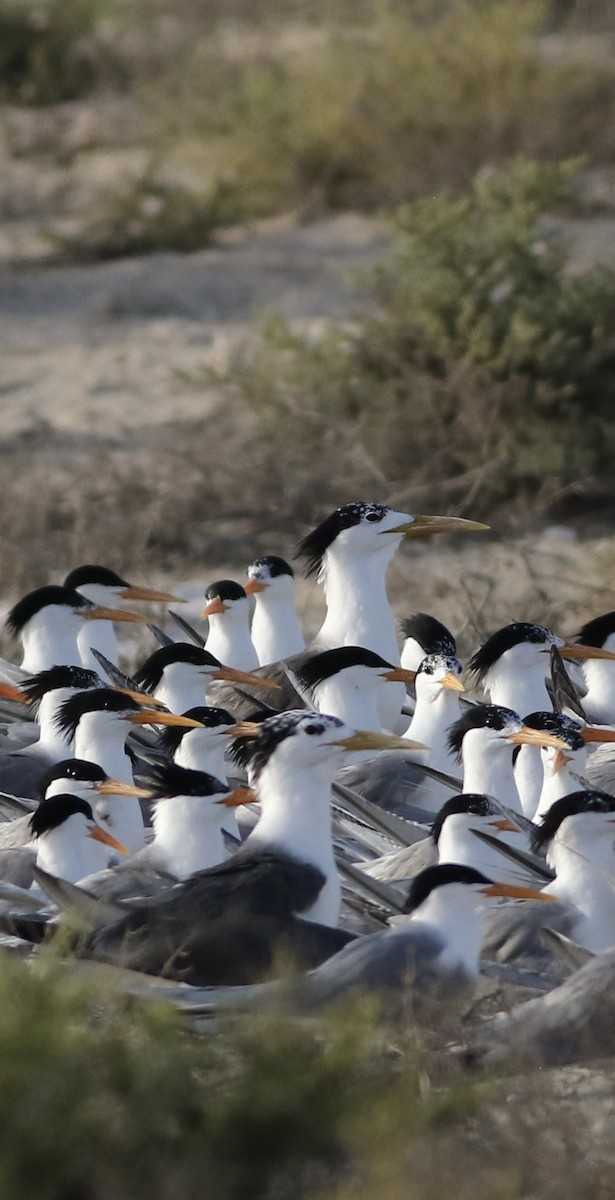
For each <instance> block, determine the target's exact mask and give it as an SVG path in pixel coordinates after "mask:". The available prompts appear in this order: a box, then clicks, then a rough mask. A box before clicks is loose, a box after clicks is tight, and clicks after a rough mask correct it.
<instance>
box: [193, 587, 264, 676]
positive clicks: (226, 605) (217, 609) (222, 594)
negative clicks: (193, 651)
mask: <svg viewBox="0 0 615 1200" xmlns="http://www.w3.org/2000/svg"><path fill="white" fill-rule="evenodd" d="M205 602H206V603H205V607H204V609H203V611H202V613H201V616H202V617H207V619H208V621H209V632H208V635H207V641H206V643H205V649H206V650H207V651H208V653H209V654H213V655H214V657H215V658H217V659H218V660H219V661H220V662H224V663H227V664H228V666H229V667H236V668H237V669H238V670H240V671H254V670H256V668H257V667H258V665H259V661H258V655H257V653H256V650H255V649H254V643H253V641H252V638H251V636H250V602H249V600H248V597H247V596H246V593H245V591H244V589H243V588H242V586H241V584H240V583H235V580H234V579H219V580H217V582H216V583H212V584H210V586H209V587H208V588H207V591H206V592H205Z"/></svg>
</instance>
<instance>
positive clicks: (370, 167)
mask: <svg viewBox="0 0 615 1200" xmlns="http://www.w3.org/2000/svg"><path fill="white" fill-rule="evenodd" d="M545 18H546V5H545V4H544V3H541V2H540V0H525V2H524V3H523V4H518V3H515V2H514V0H512V2H511V0H488V2H487V3H485V2H484V0H470V2H469V3H463V4H460V3H456V2H452V0H444V2H443V3H441V4H438V5H429V4H426V3H424V2H421V0H412V2H409V3H406V4H403V5H400V4H396V3H394V2H393V0H385V2H384V3H378V2H374V3H367V4H365V5H360V6H357V5H356V4H352V3H351V4H350V5H349V4H347V3H343V2H342V3H338V4H337V5H334V6H332V7H331V11H330V12H329V14H328V15H325V14H321V15H320V19H312V20H310V19H309V17H307V18H305V23H304V24H303V25H301V24H299V23H298V21H297V18H296V17H295V18H294V22H293V16H292V14H289V15H287V25H286V27H284V26H283V25H282V27H280V21H279V20H278V22H277V24H275V23H274V22H273V21H271V22H270V24H269V25H267V24H266V23H265V28H264V34H263V37H262V38H261V39H258V38H255V37H252V38H251V39H250V38H248V37H246V36H245V35H244V37H243V38H242V37H241V35H239V36H238V38H237V45H236V47H235V49H234V52H232V51H229V48H228V39H227V42H226V43H221V44H220V45H217V44H216V40H217V39H216V34H215V32H214V33H213V35H212V36H211V37H210V38H209V39H208V40H207V41H205V40H203V39H197V40H196V43H195V45H194V46H193V47H192V48H191V51H189V52H188V53H187V55H186V57H184V58H182V61H181V63H178V64H177V66H176V68H175V70H173V69H172V68H171V70H170V72H169V75H168V76H166V77H163V80H162V81H160V82H158V83H157V85H156V89H155V90H154V91H153V93H150V94H148V100H149V102H150V103H151V104H152V105H153V106H154V108H155V109H156V110H157V113H158V133H159V136H160V137H161V139H162V141H163V142H165V143H166V144H167V145H168V146H169V147H171V146H172V147H173V148H174V149H175V150H178V151H179V152H182V149H183V152H185V153H186V154H189V155H191V154H193V153H194V147H195V145H198V144H200V145H201V146H203V145H205V146H207V147H208V151H209V156H208V169H209V170H210V171H211V170H213V171H214V173H221V174H222V176H223V177H224V178H226V179H229V180H230V181H231V182H233V183H235V184H236V185H237V187H238V188H240V189H241V190H242V192H243V193H244V195H245V204H246V207H247V208H248V210H249V211H250V212H251V213H253V214H259V213H267V212H272V211H276V210H279V209H285V208H293V207H297V206H299V207H301V208H302V209H304V210H307V211H314V210H318V209H322V208H344V207H360V208H363V209H373V208H378V207H381V206H383V205H384V206H389V207H390V206H393V205H396V204H399V203H400V202H402V201H404V200H409V199H414V198H415V197H417V196H424V195H431V194H433V193H434V192H435V191H438V190H440V189H442V188H444V187H446V188H451V189H454V190H456V191H460V190H463V189H465V188H467V187H468V186H469V185H470V183H471V180H472V178H473V176H474V174H475V172H476V171H477V169H478V168H479V167H480V166H481V165H482V164H484V163H497V162H502V161H503V160H505V159H507V158H510V157H511V156H513V155H515V154H519V153H524V154H526V155H528V156H536V157H540V156H543V155H544V156H546V157H549V158H563V157H566V156H569V155H573V154H578V153H584V154H587V155H588V156H590V157H591V158H592V160H594V159H595V161H598V162H603V161H605V160H606V161H612V157H613V152H614V150H615V140H614V139H615V135H614V133H613V130H614V129H615V126H614V125H613V124H612V123H609V122H608V121H607V120H605V114H607V113H608V112H612V111H613V105H614V103H615V72H614V71H613V69H612V64H611V63H610V62H609V61H608V60H607V59H606V58H605V59H604V60H599V59H597V58H596V57H595V56H594V58H592V59H589V60H587V61H583V60H581V59H580V58H579V57H578V56H575V55H574V54H573V53H572V52H571V49H570V48H569V50H568V52H567V51H566V49H565V48H564V50H563V52H562V53H561V56H558V55H555V56H550V57H547V56H546V55H544V54H543V53H542V52H541V35H542V32H543V29H544V23H545ZM221 36H222V35H220V34H219V35H218V37H219V38H220V37H221ZM222 44H224V47H225V49H222V48H221V47H222Z"/></svg>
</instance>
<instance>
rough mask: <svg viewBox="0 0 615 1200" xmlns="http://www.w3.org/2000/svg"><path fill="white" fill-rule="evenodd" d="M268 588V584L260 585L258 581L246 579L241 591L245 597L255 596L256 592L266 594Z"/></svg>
mask: <svg viewBox="0 0 615 1200" xmlns="http://www.w3.org/2000/svg"><path fill="white" fill-rule="evenodd" d="M268 587H269V584H268V583H261V581H260V579H247V580H246V582H245V583H244V585H243V590H244V592H245V593H246V596H255V595H256V593H257V592H266V591H267V588H268Z"/></svg>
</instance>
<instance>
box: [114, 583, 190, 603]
mask: <svg viewBox="0 0 615 1200" xmlns="http://www.w3.org/2000/svg"><path fill="white" fill-rule="evenodd" d="M118 595H119V596H120V598H121V599H122V600H147V601H149V602H150V604H185V600H182V598H181V596H174V595H173V593H172V592H159V591H157V590H156V588H149V587H133V585H132V584H130V586H129V587H127V588H124V590H123V591H122V592H119V593H118Z"/></svg>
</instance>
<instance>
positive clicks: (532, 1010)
mask: <svg viewBox="0 0 615 1200" xmlns="http://www.w3.org/2000/svg"><path fill="white" fill-rule="evenodd" d="M477 1036H478V1039H479V1040H480V1042H481V1043H482V1046H481V1050H480V1052H481V1053H483V1054H484V1053H485V1051H486V1050H487V1046H488V1045H489V1044H491V1045H493V1046H494V1047H495V1048H494V1049H492V1050H491V1051H490V1052H488V1053H487V1058H501V1057H503V1056H504V1055H505V1054H507V1053H508V1052H512V1053H514V1054H515V1055H523V1056H525V1057H528V1058H530V1059H531V1060H533V1061H537V1062H539V1063H542V1064H552V1063H570V1062H577V1061H582V1060H583V1059H586V1058H588V1057H597V1056H600V1057H602V1056H604V1055H605V1054H614V1053H615V950H607V951H606V953H604V954H599V955H597V956H596V957H595V958H593V959H592V960H591V962H588V963H587V964H586V965H585V966H584V967H581V969H580V970H579V971H575V973H574V975H571V976H570V978H569V979H567V980H566V981H565V983H563V984H561V985H560V986H559V987H557V988H555V989H554V990H553V991H551V992H549V994H548V995H546V996H542V997H540V999H536V1000H529V1001H527V1002H526V1003H525V1004H520V1005H518V1006H517V1007H516V1008H514V1009H513V1010H512V1012H510V1013H507V1014H503V1015H501V1016H498V1017H496V1018H495V1019H494V1020H493V1021H490V1022H489V1023H488V1024H487V1025H485V1026H483V1027H482V1028H481V1030H480V1032H479V1034H478V1035H477Z"/></svg>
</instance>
